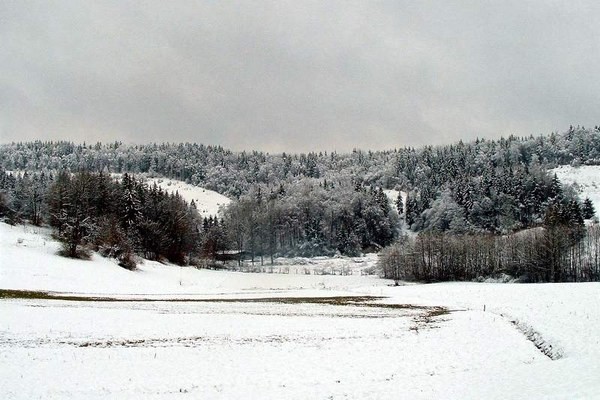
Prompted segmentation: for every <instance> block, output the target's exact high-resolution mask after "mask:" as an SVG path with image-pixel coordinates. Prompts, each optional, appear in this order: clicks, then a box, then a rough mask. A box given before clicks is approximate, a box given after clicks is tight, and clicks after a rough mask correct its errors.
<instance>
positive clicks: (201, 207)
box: [110, 173, 231, 218]
mask: <svg viewBox="0 0 600 400" xmlns="http://www.w3.org/2000/svg"><path fill="white" fill-rule="evenodd" d="M110 175H111V176H112V177H113V178H116V179H120V178H121V177H122V176H123V174H120V173H111V174H110ZM135 177H136V178H137V179H139V178H141V179H143V180H144V181H145V182H146V183H147V184H148V185H150V186H152V185H154V184H155V183H156V184H157V185H158V186H159V187H160V188H162V189H163V190H164V191H166V192H167V193H175V192H177V193H179V195H180V196H181V197H182V198H183V199H184V200H185V201H187V202H188V203H191V202H192V200H193V201H194V203H196V208H197V209H198V212H199V213H200V215H201V216H202V217H206V218H208V217H210V216H213V217H215V216H218V215H219V209H220V208H221V207H223V206H226V205H228V204H229V203H231V199H230V198H228V197H226V196H223V195H222V194H220V193H217V192H215V191H213V190H208V189H205V188H203V187H200V186H194V185H190V184H189V183H185V182H183V181H179V180H176V179H169V178H156V177H149V176H147V174H139V175H135Z"/></svg>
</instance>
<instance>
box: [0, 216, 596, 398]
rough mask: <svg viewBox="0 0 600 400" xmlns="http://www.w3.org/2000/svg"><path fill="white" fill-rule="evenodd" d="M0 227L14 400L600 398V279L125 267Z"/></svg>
mask: <svg viewBox="0 0 600 400" xmlns="http://www.w3.org/2000/svg"><path fill="white" fill-rule="evenodd" d="M0 232H1V234H0V243H1V247H2V248H1V251H0V266H1V267H0V287H1V289H2V291H1V293H2V297H3V298H2V299H1V300H0V309H1V310H0V314H1V315H2V318H1V320H0V360H1V361H0V363H1V365H2V366H3V367H2V369H1V371H0V392H1V393H0V395H1V397H2V398H5V399H30V398H73V399H81V398H84V399H98V398H140V397H143V398H250V399H259V398H297V399H301V398H316V399H328V398H335V399H337V398H361V399H362V398H372V399H381V398H384V399H385V398H389V399H397V398H416V399H419V398H421V399H430V398H450V399H465V398H473V399H475V398H497V399H500V398H502V399H504V398H523V399H531V398H544V399H546V398H548V399H551V398H554V399H564V398H581V399H590V398H600V381H599V380H598V376H599V373H600V363H598V359H599V357H600V353H599V351H600V350H599V349H600V341H599V339H598V336H597V334H596V333H597V332H598V331H600V317H599V313H598V312H597V310H598V309H599V307H600V295H599V287H598V284H597V283H586V284H568V283H564V284H538V285H524V284H496V283H440V284H430V285H422V284H408V285H404V286H397V287H395V286H393V281H388V280H384V279H380V278H378V277H377V276H372V275H365V274H364V272H363V273H361V271H364V270H365V269H369V267H371V266H372V265H373V263H374V262H375V259H374V258H373V257H371V258H367V259H352V258H338V259H321V262H322V263H324V262H326V263H328V264H327V265H329V266H330V267H331V265H340V264H345V265H347V266H348V269H349V270H350V271H351V273H349V274H348V275H344V276H342V275H318V274H316V273H315V272H316V270H318V271H320V272H321V273H322V271H323V267H322V265H319V264H318V261H317V264H316V266H314V265H315V264H310V263H303V264H302V265H298V266H297V268H294V267H293V266H290V265H288V267H291V268H289V270H288V271H289V272H290V273H287V274H277V273H273V274H270V273H240V272H225V271H211V270H198V269H195V268H181V267H176V266H172V265H163V264H159V263H156V262H151V261H145V263H144V264H142V265H140V266H139V269H138V270H137V271H127V270H124V269H123V268H121V267H119V266H117V265H116V262H115V261H114V260H111V259H106V258H102V257H100V256H98V255H94V256H93V258H92V260H90V261H81V260H71V259H66V258H62V257H59V256H57V255H56V254H55V253H56V251H57V250H58V247H59V245H58V243H56V242H55V241H53V240H52V239H51V238H50V237H49V236H48V232H47V231H45V230H43V229H39V228H32V227H23V226H14V227H11V226H8V225H6V224H1V225H0ZM311 265H313V267H311ZM307 266H308V267H307ZM309 267H310V268H313V269H311V273H309V274H307V273H305V270H306V268H309ZM295 271H299V272H300V273H294V272H295Z"/></svg>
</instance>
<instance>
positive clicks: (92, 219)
mask: <svg viewBox="0 0 600 400" xmlns="http://www.w3.org/2000/svg"><path fill="white" fill-rule="evenodd" d="M0 173H1V175H0V193H2V196H1V198H0V216H3V217H5V218H7V219H8V220H9V222H10V221H12V222H20V221H21V220H28V221H30V222H31V223H33V224H36V225H40V224H42V223H46V224H48V225H50V226H51V227H53V228H54V229H55V235H56V237H57V238H58V239H59V240H60V241H61V243H62V250H61V253H62V254H63V255H65V256H68V257H77V258H86V257H89V251H90V250H96V251H98V252H100V254H102V255H105V256H108V257H113V258H116V259H117V260H118V261H119V263H120V264H121V265H122V266H124V267H126V268H134V267H135V255H136V254H137V255H140V256H142V257H144V258H146V259H151V260H161V259H166V260H168V261H171V262H174V263H177V264H184V263H187V262H188V261H189V258H190V257H191V256H193V255H195V254H197V247H198V241H199V231H198V224H199V223H200V217H199V215H198V212H197V211H196V209H195V207H194V205H193V204H192V205H189V204H187V203H186V202H185V201H184V200H183V199H182V198H181V196H179V195H178V194H176V193H175V194H169V193H166V192H165V191H163V190H162V189H161V188H159V187H158V186H157V185H153V186H148V185H146V184H144V183H143V182H142V181H140V180H137V179H135V178H134V177H133V176H131V175H129V174H124V175H123V176H122V177H121V178H120V179H114V178H111V177H110V176H109V175H106V174H103V173H90V172H79V173H76V174H71V173H69V172H66V171H60V172H58V173H57V174H56V175H54V174H47V173H33V174H32V173H24V174H22V175H16V176H15V175H14V174H6V173H5V171H0Z"/></svg>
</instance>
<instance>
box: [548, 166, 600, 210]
mask: <svg viewBox="0 0 600 400" xmlns="http://www.w3.org/2000/svg"><path fill="white" fill-rule="evenodd" d="M549 172H550V174H556V176H557V177H558V179H560V181H561V182H562V183H563V184H567V185H573V187H574V188H575V190H576V191H577V193H578V194H579V197H580V199H581V200H582V201H583V200H584V199H585V198H586V197H589V198H590V200H592V203H594V208H595V209H596V215H600V165H583V166H580V167H571V166H570V165H563V166H560V167H558V168H554V169H551V170H550V171H549Z"/></svg>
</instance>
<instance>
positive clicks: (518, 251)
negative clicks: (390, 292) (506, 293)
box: [380, 194, 600, 282]
mask: <svg viewBox="0 0 600 400" xmlns="http://www.w3.org/2000/svg"><path fill="white" fill-rule="evenodd" d="M594 213H595V210H594V209H593V206H592V205H591V203H590V202H586V204H584V205H583V207H582V206H580V204H579V203H578V202H577V201H576V200H575V199H573V198H569V197H566V196H563V195H562V194H559V195H557V196H556V197H554V198H552V199H551V201H550V204H549V205H548V207H546V209H545V214H544V219H543V224H542V225H541V226H539V227H535V228H530V229H526V230H521V231H518V232H515V233H510V234H505V235H494V234H491V233H479V234H474V233H471V234H464V233H463V234H457V233H451V232H448V231H443V230H439V229H431V230H427V231H423V232H420V233H419V234H418V235H417V236H416V237H414V238H409V237H406V236H405V237H402V238H401V239H400V240H399V241H397V242H396V243H395V244H394V245H392V246H390V247H388V248H386V249H384V250H383V251H382V253H381V255H380V267H381V270H382V272H383V275H384V276H385V277H386V278H390V279H394V280H396V281H400V280H415V281H426V282H433V281H452V280H474V279H481V278H485V277H490V276H497V275H500V274H507V275H510V276H512V277H516V278H518V279H519V280H520V281H521V282H580V281H599V280H600V226H599V225H598V224H597V223H595V224H591V225H588V226H585V225H584V217H586V218H591V217H593V216H594Z"/></svg>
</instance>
